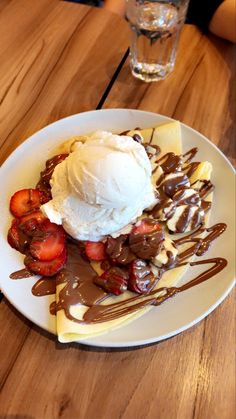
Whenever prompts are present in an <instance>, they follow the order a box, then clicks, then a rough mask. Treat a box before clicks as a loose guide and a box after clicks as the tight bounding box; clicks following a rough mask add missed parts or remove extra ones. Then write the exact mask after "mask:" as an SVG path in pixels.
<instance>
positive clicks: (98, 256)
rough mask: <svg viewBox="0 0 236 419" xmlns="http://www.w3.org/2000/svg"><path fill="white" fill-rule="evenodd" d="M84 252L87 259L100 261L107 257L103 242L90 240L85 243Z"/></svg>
mask: <svg viewBox="0 0 236 419" xmlns="http://www.w3.org/2000/svg"><path fill="white" fill-rule="evenodd" d="M85 254H86V256H87V257H88V258H89V260H94V261H97V262H100V261H102V260H105V259H106V258H107V256H106V252H105V244H104V243H103V242H91V241H87V242H86V243H85Z"/></svg>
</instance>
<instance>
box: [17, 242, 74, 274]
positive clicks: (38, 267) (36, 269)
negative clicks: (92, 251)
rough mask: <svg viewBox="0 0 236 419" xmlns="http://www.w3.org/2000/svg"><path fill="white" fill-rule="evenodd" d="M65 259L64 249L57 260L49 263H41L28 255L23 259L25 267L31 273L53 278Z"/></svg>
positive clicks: (65, 252)
mask: <svg viewBox="0 0 236 419" xmlns="http://www.w3.org/2000/svg"><path fill="white" fill-rule="evenodd" d="M66 259H67V251H66V247H65V248H64V250H63V252H62V253H61V254H60V256H58V257H57V258H55V259H53V260H50V261H41V260H37V259H34V258H33V257H32V256H30V255H28V256H26V257H25V260H24V263H25V266H26V267H27V268H28V269H29V270H30V271H31V272H33V273H35V274H37V275H42V276H53V275H55V274H56V273H57V272H59V271H60V270H61V269H62V268H63V267H64V265H65V263H66Z"/></svg>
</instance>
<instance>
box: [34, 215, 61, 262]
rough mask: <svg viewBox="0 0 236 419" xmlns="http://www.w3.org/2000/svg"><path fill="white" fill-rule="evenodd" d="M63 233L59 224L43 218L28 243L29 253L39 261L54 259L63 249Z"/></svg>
mask: <svg viewBox="0 0 236 419" xmlns="http://www.w3.org/2000/svg"><path fill="white" fill-rule="evenodd" d="M64 248H65V233H64V230H63V228H62V227H61V226H58V225H57V224H54V223H51V222H50V221H49V220H48V219H45V221H43V222H42V223H41V224H40V225H39V229H38V230H36V233H35V235H34V236H33V239H32V242H31V244H30V253H31V255H32V256H33V257H34V258H36V259H39V260H41V261H50V260H53V259H56V258H57V257H58V256H60V254H61V253H62V252H63V251H64Z"/></svg>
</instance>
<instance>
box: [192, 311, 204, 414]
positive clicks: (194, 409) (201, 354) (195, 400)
mask: <svg viewBox="0 0 236 419" xmlns="http://www.w3.org/2000/svg"><path fill="white" fill-rule="evenodd" d="M203 322H204V324H203V332H202V342H201V350H200V355H199V363H198V377H197V386H196V392H195V398H194V402H193V413H192V419H195V418H196V410H197V402H198V394H199V388H200V369H201V365H202V361H203V353H204V347H205V336H206V319H204V320H203Z"/></svg>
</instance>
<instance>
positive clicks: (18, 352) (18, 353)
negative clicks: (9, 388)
mask: <svg viewBox="0 0 236 419" xmlns="http://www.w3.org/2000/svg"><path fill="white" fill-rule="evenodd" d="M30 332H31V327H29V329H28V330H27V333H26V335H25V339H24V340H23V341H22V342H21V345H20V347H19V350H18V351H17V353H16V354H15V357H14V359H13V360H12V363H11V364H10V365H9V368H8V370H7V372H6V374H5V376H4V377H3V379H2V381H1V382H0V392H1V391H2V389H3V387H4V386H5V383H6V382H7V379H8V377H9V376H10V374H11V372H12V369H13V367H14V365H15V363H16V361H17V359H18V357H19V355H20V353H21V351H22V349H23V347H24V345H25V342H26V340H27V338H28V336H29V334H30Z"/></svg>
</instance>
